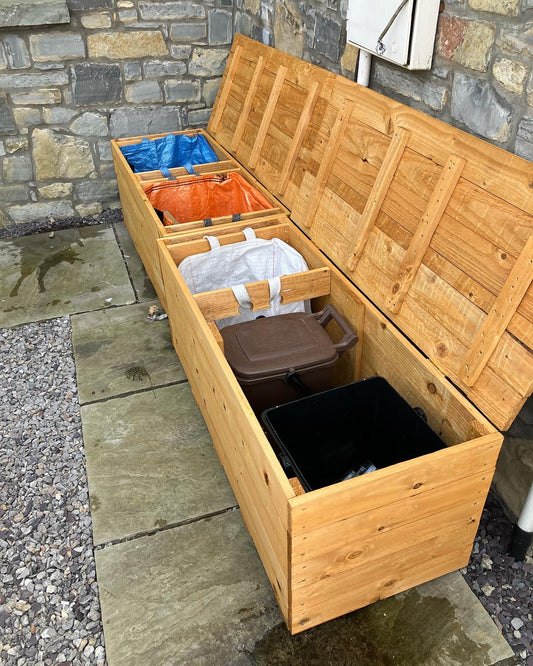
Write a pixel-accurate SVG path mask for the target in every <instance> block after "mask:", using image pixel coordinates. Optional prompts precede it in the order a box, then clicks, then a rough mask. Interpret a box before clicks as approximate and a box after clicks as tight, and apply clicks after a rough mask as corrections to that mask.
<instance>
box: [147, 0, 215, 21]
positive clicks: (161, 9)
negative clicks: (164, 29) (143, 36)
mask: <svg viewBox="0 0 533 666" xmlns="http://www.w3.org/2000/svg"><path fill="white" fill-rule="evenodd" d="M139 11H140V13H141V18H143V19H145V20H146V19H148V20H156V21H180V20H182V19H188V18H205V9H204V7H202V5H201V4H199V3H198V2H192V1H189V0H178V1H177V2H146V1H145V2H139Z"/></svg>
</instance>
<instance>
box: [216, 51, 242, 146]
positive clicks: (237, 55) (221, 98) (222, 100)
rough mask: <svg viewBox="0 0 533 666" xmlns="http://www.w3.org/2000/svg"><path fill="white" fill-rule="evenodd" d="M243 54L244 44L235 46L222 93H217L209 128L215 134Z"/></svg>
mask: <svg viewBox="0 0 533 666" xmlns="http://www.w3.org/2000/svg"><path fill="white" fill-rule="evenodd" d="M241 55H242V46H240V45H237V46H236V47H235V50H234V51H233V56H232V59H231V64H230V65H229V67H228V70H227V75H226V77H225V79H224V84H223V86H222V89H221V91H220V95H217V100H216V105H215V108H214V109H213V113H212V114H211V118H210V119H209V128H208V129H209V131H210V132H213V133H214V134H216V132H217V130H218V126H219V124H220V120H221V118H222V114H223V113H224V109H225V108H226V102H227V99H228V95H229V92H230V89H231V85H232V83H233V78H234V77H235V73H236V72H237V69H238V68H239V62H240V59H241Z"/></svg>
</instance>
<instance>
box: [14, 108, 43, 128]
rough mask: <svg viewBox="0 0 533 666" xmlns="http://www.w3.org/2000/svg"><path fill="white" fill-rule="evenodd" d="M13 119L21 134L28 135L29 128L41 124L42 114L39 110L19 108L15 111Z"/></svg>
mask: <svg viewBox="0 0 533 666" xmlns="http://www.w3.org/2000/svg"><path fill="white" fill-rule="evenodd" d="M13 117H14V118H15V122H16V123H17V127H18V129H19V131H20V132H21V133H27V132H28V128H29V127H32V126H33V125H38V124H39V123H40V122H41V112H40V110H39V109H37V108H31V107H18V108H15V109H13ZM12 133H13V132H11V134H12Z"/></svg>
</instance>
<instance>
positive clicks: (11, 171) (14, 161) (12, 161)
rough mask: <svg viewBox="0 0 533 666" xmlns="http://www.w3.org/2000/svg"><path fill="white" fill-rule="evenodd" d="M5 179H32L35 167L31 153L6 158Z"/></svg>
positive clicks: (22, 181)
mask: <svg viewBox="0 0 533 666" xmlns="http://www.w3.org/2000/svg"><path fill="white" fill-rule="evenodd" d="M3 167H4V168H3V174H4V180H5V181H6V182H8V183H25V182H27V181H28V180H31V179H32V176H33V168H32V164H31V159H30V156H29V155H17V156H15V157H6V158H4V164H3Z"/></svg>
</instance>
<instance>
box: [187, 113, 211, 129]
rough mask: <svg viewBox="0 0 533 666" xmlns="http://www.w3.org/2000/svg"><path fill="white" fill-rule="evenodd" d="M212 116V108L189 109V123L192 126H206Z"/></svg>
mask: <svg viewBox="0 0 533 666" xmlns="http://www.w3.org/2000/svg"><path fill="white" fill-rule="evenodd" d="M210 116H211V109H196V110H195V111H189V114H188V118H189V125H190V126H191V127H205V126H206V125H207V123H208V122H209V117H210Z"/></svg>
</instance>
